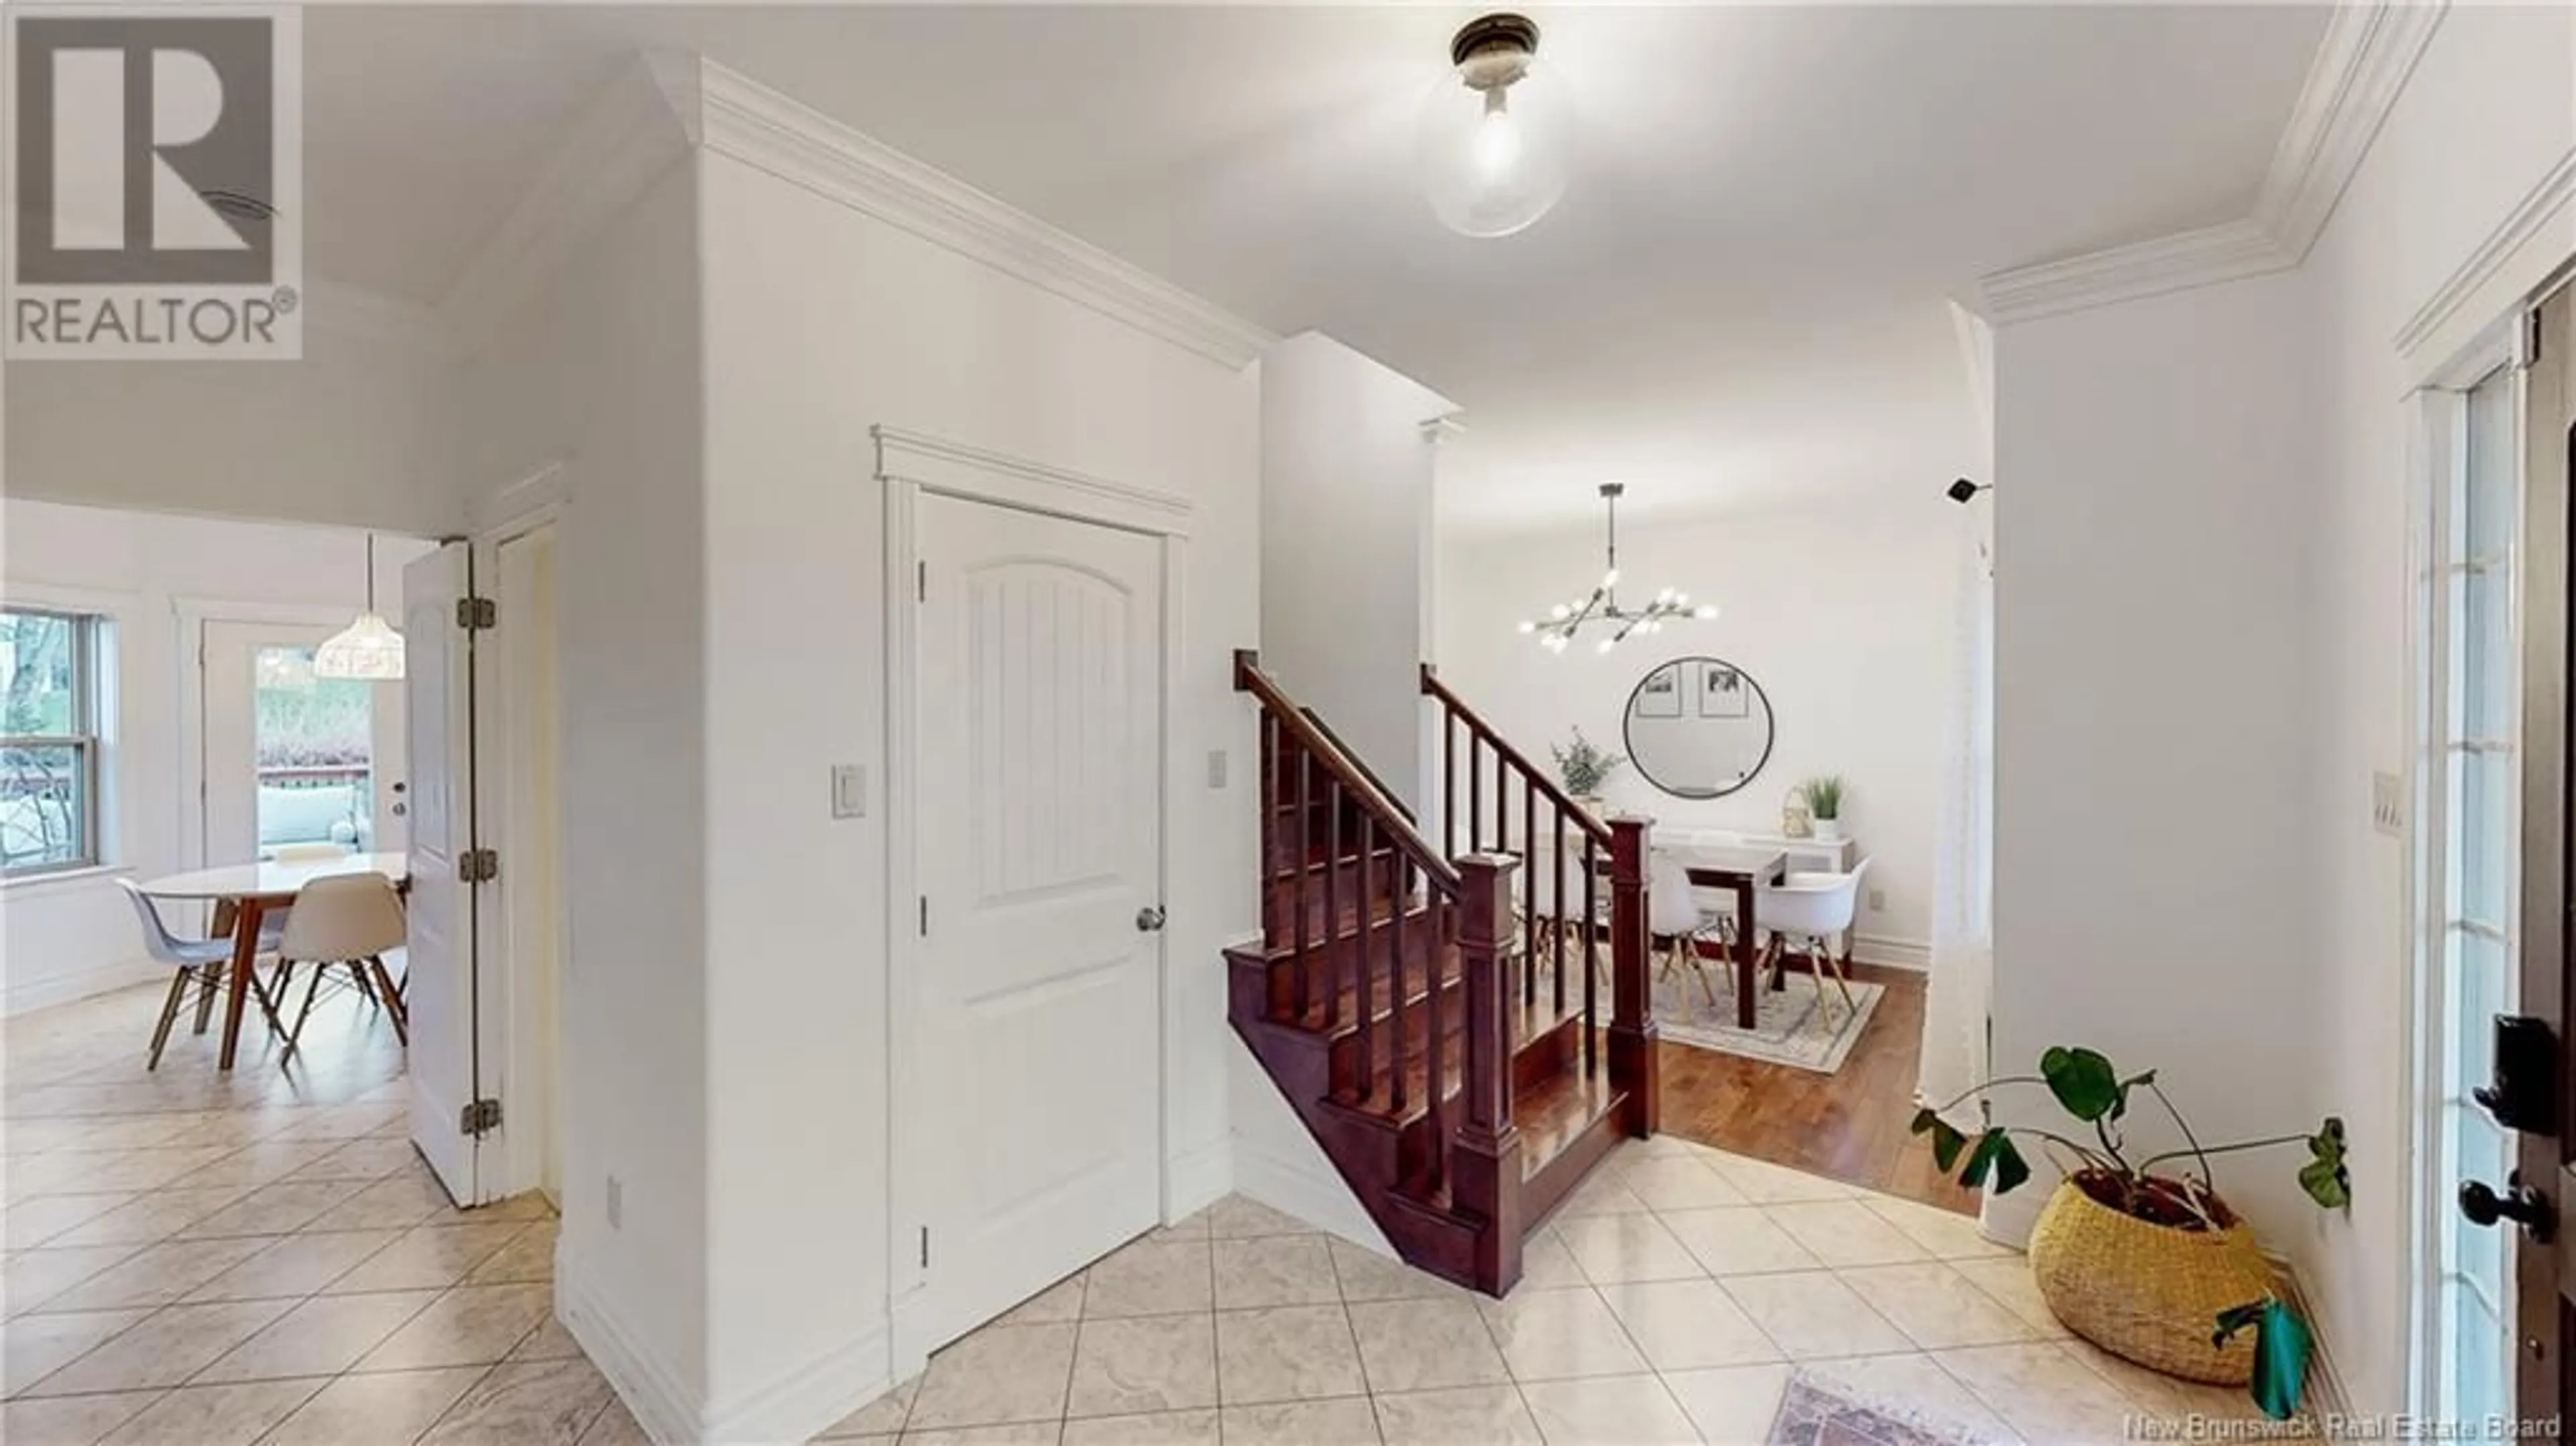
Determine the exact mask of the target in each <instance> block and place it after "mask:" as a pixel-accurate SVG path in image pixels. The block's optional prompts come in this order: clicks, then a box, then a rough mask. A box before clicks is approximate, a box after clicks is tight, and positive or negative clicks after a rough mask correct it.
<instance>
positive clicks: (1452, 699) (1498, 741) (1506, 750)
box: [1422, 663, 1610, 848]
mask: <svg viewBox="0 0 2576 1446" xmlns="http://www.w3.org/2000/svg"><path fill="white" fill-rule="evenodd" d="M1422 693H1423V696H1424V697H1427V698H1437V699H1439V700H1440V702H1441V704H1442V705H1443V706H1444V707H1446V708H1448V710H1449V713H1450V716H1452V717H1455V718H1459V719H1462V720H1464V721H1465V723H1466V725H1467V731H1468V732H1470V733H1472V734H1474V735H1475V736H1476V738H1477V739H1478V741H1480V742H1482V743H1483V744H1484V745H1485V746H1486V747H1488V748H1491V749H1492V750H1494V752H1495V754H1496V756H1498V757H1500V758H1501V759H1502V760H1503V761H1504V762H1505V763H1508V764H1510V765H1511V766H1512V768H1513V769H1514V770H1515V771H1517V772H1519V773H1520V774H1521V775H1522V776H1523V777H1525V778H1527V779H1528V780H1529V781H1530V785H1531V786H1532V787H1534V788H1536V789H1537V790H1538V791H1539V793H1540V795H1541V796H1543V797H1544V798H1546V799H1547V800H1548V802H1550V803H1553V804H1555V805H1556V806H1557V808H1558V809H1559V810H1560V811H1561V812H1562V813H1563V814H1564V815H1565V816H1566V817H1567V818H1570V819H1572V820H1573V821H1574V826H1575V827H1576V828H1578V829H1581V830H1582V831H1583V832H1584V833H1585V834H1587V835H1589V836H1590V837H1591V838H1592V841H1593V842H1595V843H1598V844H1600V845H1601V846H1602V847H1604V848H1607V847H1609V845H1610V825H1608V824H1606V823H1603V822H1602V821H1601V820H1599V819H1597V818H1594V817H1593V816H1592V810H1590V809H1588V808H1585V807H1584V806H1583V805H1582V804H1579V803H1577V802H1575V801H1574V798H1573V796H1572V795H1570V794H1568V793H1567V792H1566V791H1565V790H1564V789H1563V788H1561V787H1559V786H1558V785H1557V782H1556V780H1554V779H1552V778H1550V777H1549V776H1548V775H1547V773H1546V772H1545V771H1544V770H1542V769H1541V768H1539V766H1538V765H1536V764H1534V763H1532V762H1530V761H1529V759H1528V758H1527V757H1525V756H1524V755H1523V754H1522V753H1521V751H1520V750H1519V749H1517V748H1514V747H1513V746H1512V745H1511V743H1510V741H1509V740H1508V739H1506V738H1504V737H1503V735H1502V734H1501V733H1500V732H1497V731H1496V730H1495V728H1494V725H1493V724H1491V723H1488V722H1486V721H1485V719H1484V715H1482V714H1480V713H1478V712H1477V711H1476V710H1475V709H1474V708H1472V707H1469V706H1468V704H1467V700H1466V699H1464V698H1461V697H1459V696H1458V695H1457V694H1455V693H1453V692H1450V691H1449V685H1448V684H1446V683H1443V682H1441V681H1440V675H1439V674H1437V673H1435V672H1433V671H1432V669H1431V665H1430V664H1429V663H1425V664H1423V665H1422Z"/></svg>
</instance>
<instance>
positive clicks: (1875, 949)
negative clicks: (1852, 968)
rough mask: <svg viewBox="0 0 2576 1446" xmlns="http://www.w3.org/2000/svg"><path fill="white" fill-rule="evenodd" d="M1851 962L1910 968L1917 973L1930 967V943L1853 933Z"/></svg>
mask: <svg viewBox="0 0 2576 1446" xmlns="http://www.w3.org/2000/svg"><path fill="white" fill-rule="evenodd" d="M1852 962H1853V963H1855V964H1879V965H1884V966H1885V967H1887V968H1890V969H1912V970H1914V971H1916V972H1917V973H1922V972H1925V971H1928V970H1930V969H1931V967H1932V945H1931V943H1930V941H1928V940H1924V939H1894V938H1889V937H1888V936H1886V935H1884V934H1854V935H1853V936H1852Z"/></svg>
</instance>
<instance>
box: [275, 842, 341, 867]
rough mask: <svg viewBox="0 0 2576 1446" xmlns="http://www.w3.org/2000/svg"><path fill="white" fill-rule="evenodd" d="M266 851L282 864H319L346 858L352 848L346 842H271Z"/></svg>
mask: <svg viewBox="0 0 2576 1446" xmlns="http://www.w3.org/2000/svg"><path fill="white" fill-rule="evenodd" d="M264 852H266V853H267V855H268V856H269V857H270V858H271V859H273V860H275V861H276V862H278V863H281V864H318V863H324V862H327V861H329V860H331V859H345V858H347V857H348V856H349V854H350V848H349V846H348V845H347V844H344V843H282V844H270V845H269V846H268V847H267V849H266V850H264Z"/></svg>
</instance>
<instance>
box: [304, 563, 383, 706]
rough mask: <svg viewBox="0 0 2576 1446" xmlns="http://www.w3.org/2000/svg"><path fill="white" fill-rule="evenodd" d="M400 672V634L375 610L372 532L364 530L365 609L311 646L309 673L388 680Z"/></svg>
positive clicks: (330, 676) (368, 680)
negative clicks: (365, 567)
mask: <svg viewBox="0 0 2576 1446" xmlns="http://www.w3.org/2000/svg"><path fill="white" fill-rule="evenodd" d="M402 675H403V640H402V634H400V633H398V632H395V631H394V629H393V625H392V624H391V623H388V622H386V621H385V620H384V618H383V617H381V616H379V615H378V614H377V612H376V535H375V534H374V533H372V532H370V533H368V534H367V610H366V611H365V612H362V613H360V614H358V616H357V620H356V621H354V622H352V623H350V624H349V625H348V626H347V627H345V628H342V629H341V630H340V631H338V632H336V633H333V634H332V635H331V636H329V637H327V638H324V639H323V640H322V646H320V647H318V648H315V649H314V650H313V676H315V677H317V678H358V679H363V680H365V681H367V682H371V683H384V682H392V681H394V680H396V679H399V678H401V677H402Z"/></svg>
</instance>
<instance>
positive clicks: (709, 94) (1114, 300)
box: [692, 59, 1278, 367]
mask: <svg viewBox="0 0 2576 1446" xmlns="http://www.w3.org/2000/svg"><path fill="white" fill-rule="evenodd" d="M692 66H693V69H694V71H695V74H696V78H697V90H698V95H699V98H700V103H701V107H702V115H703V127H702V130H701V131H700V143H701V144H702V145H704V146H705V147H706V149H708V150H710V151H714V152H717V153H719V154H722V155H725V156H729V157H731V158H733V159H735V160H737V161H741V162H742V163H744V164H745V165H749V166H755V167H757V168H759V169H761V170H764V171H767V172H769V173H770V174H771V175H774V176H776V177H778V178H779V179H781V180H784V181H787V182H789V183H791V184H794V185H798V186H802V187H804V188H805V189H807V190H809V191H812V192H814V193H815V194H816V195H819V196H822V197H824V198H825V199H827V200H831V201H836V202H838V203H840V204H842V205H844V206H847V207H849V208H850V209H852V210H854V211H858V212H861V213H863V214H865V215H869V216H873V217H875V218H876V219H878V220H880V221H884V222H886V223H887V224H889V225H892V226H897V227H900V228H902V229H904V230H906V231H910V232H912V233H913V234H914V235H917V236H920V237H922V238H923V239H925V240H928V241H933V242H936V243H938V244H939V245H941V246H944V247H946V248H948V249H949V250H951V251H955V252H957V253H958V254H959V255H962V256H967V257H971V258H973V259H975V260H978V261H981V262H983V263H985V264H986V265H988V266H991V267H993V268H994V269H996V270H998V271H1002V272H1005V273H1007V274H1009V275H1012V276H1016V277H1018V278H1019V279H1020V280H1022V281H1026V282H1028V283H1030V284H1031V285H1034V286H1038V287H1042V288H1044V289H1045V290H1047V291H1051V292H1053V293H1055V294H1056V295H1058V296H1061V297H1064V298H1066V299H1067V300H1070V301H1074V302H1078V303H1080V304H1081V305H1084V306H1087V307H1090V308H1091V309H1092V310H1094V311H1097V312H1100V313H1101V314H1103V315H1105V316H1109V317H1112V318H1115V319H1116V320H1119V321H1123V322H1125V323H1127V324H1128V325H1130V326H1133V327H1135V328H1136V329H1137V330H1139V331H1143V332H1145V333H1147V334H1149V335H1152V336H1158V337H1161V338H1162V339H1163V340H1165V341H1168V342H1171V343H1173V344H1175V345H1178V346H1182V347H1186V348H1188V349H1189V350H1191V351H1193V352H1196V353H1198V354H1199V355H1201V356H1204V357H1207V358H1209V359H1210V360H1212V361H1216V362H1219V363H1222V364H1224V365H1226V366H1230V367H1242V366H1245V365H1248V364H1250V363H1251V362H1252V361H1253V360H1254V359H1255V358H1257V357H1259V356H1260V355H1261V354H1262V353H1263V352H1264V351H1267V350H1268V349H1269V348H1270V347H1271V345H1272V344H1273V343H1275V342H1276V341H1277V340H1278V338H1277V337H1276V336H1274V335H1273V334H1271V333H1270V332H1268V331H1266V330H1264V329H1263V328H1261V327H1259V326H1256V325H1254V324H1253V323H1251V322H1249V321H1246V320H1244V319H1243V318H1242V317H1239V316H1236V315H1234V314H1232V313H1231V312H1228V311H1225V310H1223V309H1222V308H1220V307H1218V306H1216V305H1214V304H1213V303H1210V302H1208V301H1205V300H1202V299H1200V298H1199V297H1197V296H1193V295H1191V294H1190V293H1189V292H1186V291H1183V290H1182V289H1180V288H1179V287H1177V286H1174V285H1172V284H1171V283H1170V282H1167V281H1164V280H1162V279H1161V278H1159V277H1156V276H1153V275H1151V274H1149V273H1147V272H1145V271H1143V270H1140V269H1139V268H1137V267H1134V266H1131V265H1129V264H1128V263H1126V262H1124V261H1121V260H1119V259H1118V258H1117V257H1115V256H1112V255H1110V254H1109V253H1108V252H1106V251H1103V250H1101V249H1100V248H1098V247H1096V246H1093V245H1091V244H1090V243H1089V242H1086V241H1082V240H1080V239H1078V238H1076V237H1074V236H1072V235H1069V234H1067V233H1066V232H1063V231H1059V230H1057V229H1056V228H1055V227H1053V226H1050V225H1048V224H1046V223H1045V222H1043V221H1040V220H1038V219H1037V218H1036V217H1034V216H1031V215H1029V214H1027V213H1026V212H1024V211H1020V210H1018V209H1016V208H1014V207H1012V206H1010V205H1007V204H1005V203H1004V202H1002V201H1000V200H997V199H995V198H994V197H992V196H989V195H986V194H985V193H984V192H982V191H979V190H976V189H975V188H974V187H972V186H969V185H967V184H966V183H965V182H963V181H960V180H958V179H956V178H955V177H953V176H950V175H948V174H946V173H945V172H942V171H938V170H934V169H932V168H931V167H929V166H927V165H924V164H923V163H921V162H920V161H917V160H914V159H913V158H912V157H910V156H907V155H904V154H903V153H902V152H900V151H897V150H895V149H893V148H892V147H889V146H887V145H885V144H883V143H881V142H879V141H876V140H874V139H871V138H870V137H868V136H866V135H864V134H862V133H861V132H859V131H856V130H854V129H852V128H850V127H849V126H846V125H843V124H842V123H840V122H839V121H836V120H834V119H832V118H831V117H829V116H826V115H824V114H822V113H821V112H820V111H817V110H814V109H813V108H811V107H809V106H807V105H805V104H803V103H802V102H800V101H796V100H793V99H791V98H789V97H787V96H785V95H782V94H780V93H779V92H777V91H774V90H771V89H770V88H768V87H767V86H764V85H762V84H760V83H759V82H757V81H754V80H751V79H749V78H748V77H745V76H743V75H741V74H739V73H737V72H735V71H732V70H728V69H726V68H725V67H723V66H721V65H717V64H715V63H714V62H712V61H707V60H703V59H700V60H696V61H694V62H692Z"/></svg>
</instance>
